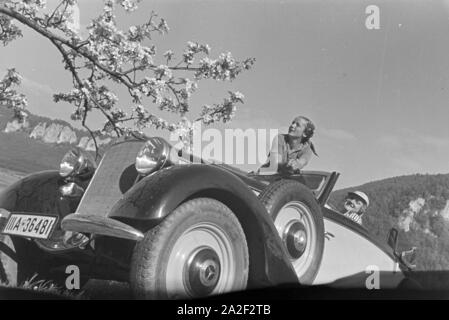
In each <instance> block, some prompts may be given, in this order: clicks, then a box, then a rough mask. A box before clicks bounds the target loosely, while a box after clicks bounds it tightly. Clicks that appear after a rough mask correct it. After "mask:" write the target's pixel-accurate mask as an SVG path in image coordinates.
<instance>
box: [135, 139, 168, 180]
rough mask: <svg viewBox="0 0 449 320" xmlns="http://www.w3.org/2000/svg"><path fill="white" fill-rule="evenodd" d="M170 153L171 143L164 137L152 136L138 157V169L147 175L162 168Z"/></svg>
mask: <svg viewBox="0 0 449 320" xmlns="http://www.w3.org/2000/svg"><path fill="white" fill-rule="evenodd" d="M169 155H170V144H169V143H168V142H167V141H165V140H164V139H162V138H159V137H153V138H150V139H149V140H148V141H147V142H146V143H145V144H144V145H143V147H142V148H141V149H140V151H139V153H138V154H137V157H136V170H137V172H139V173H140V174H142V175H147V174H150V173H153V172H155V171H156V170H159V169H160V168H162V167H163V166H164V165H165V163H166V162H167V160H168V158H169Z"/></svg>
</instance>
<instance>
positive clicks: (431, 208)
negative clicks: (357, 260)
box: [330, 174, 449, 271]
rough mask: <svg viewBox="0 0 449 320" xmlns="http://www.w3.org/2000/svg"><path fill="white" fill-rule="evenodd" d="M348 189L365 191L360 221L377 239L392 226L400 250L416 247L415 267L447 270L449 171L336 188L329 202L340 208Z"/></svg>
mask: <svg viewBox="0 0 449 320" xmlns="http://www.w3.org/2000/svg"><path fill="white" fill-rule="evenodd" d="M350 190H351V191H352V190H361V191H363V192H365V193H367V194H368V196H369V198H370V202H371V204H370V207H369V208H368V210H367V213H366V214H365V215H364V217H363V224H364V225H365V227H367V229H368V230H370V232H371V233H372V234H373V235H374V236H375V237H376V238H378V239H379V240H380V241H383V242H385V241H386V238H387V234H388V231H389V229H390V228H391V227H395V228H397V229H398V230H400V234H399V246H400V248H401V249H409V248H410V247H412V246H416V247H418V251H417V259H416V264H417V270H426V271H429V270H431V271H442V270H446V271H448V270H449V174H438V175H421V174H416V175H410V176H401V177H395V178H389V179H385V180H381V181H375V182H370V183H367V184H364V185H361V186H358V187H352V188H348V189H343V190H337V191H335V192H333V193H332V195H331V198H330V203H331V204H332V205H334V206H335V207H337V208H338V209H339V210H342V202H343V199H344V197H345V195H346V193H347V192H348V191H350Z"/></svg>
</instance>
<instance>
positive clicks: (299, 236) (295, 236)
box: [283, 221, 307, 259]
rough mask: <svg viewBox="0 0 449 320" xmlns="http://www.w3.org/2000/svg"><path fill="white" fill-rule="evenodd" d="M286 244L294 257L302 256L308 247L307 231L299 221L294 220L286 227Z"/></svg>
mask: <svg viewBox="0 0 449 320" xmlns="http://www.w3.org/2000/svg"><path fill="white" fill-rule="evenodd" d="M283 240H284V244H285V246H286V248H287V251H288V253H289V255H290V256H291V258H292V259H298V258H300V257H301V256H302V255H303V253H304V251H305V250H306V248H307V231H306V228H305V227H304V225H303V224H302V223H301V222H299V221H293V222H292V223H291V224H289V225H287V227H286V228H285V232H284V236H283Z"/></svg>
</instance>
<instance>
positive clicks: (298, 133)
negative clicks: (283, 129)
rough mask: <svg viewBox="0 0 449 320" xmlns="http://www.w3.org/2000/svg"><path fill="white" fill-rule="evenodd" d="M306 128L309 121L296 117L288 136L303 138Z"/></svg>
mask: <svg viewBox="0 0 449 320" xmlns="http://www.w3.org/2000/svg"><path fill="white" fill-rule="evenodd" d="M306 127H307V120H306V119H303V118H301V117H296V118H295V119H293V121H292V124H291V125H290V127H289V128H288V134H289V135H290V136H292V137H302V136H303V134H304V131H305V129H306Z"/></svg>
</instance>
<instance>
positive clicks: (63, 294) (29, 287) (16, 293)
mask: <svg viewBox="0 0 449 320" xmlns="http://www.w3.org/2000/svg"><path fill="white" fill-rule="evenodd" d="M0 288H1V289H2V290H0V292H2V293H3V297H4V298H6V299H8V298H13V299H15V298H19V299H20V298H21V297H24V298H30V297H31V298H33V299H39V298H42V299H46V298H53V299H54V298H56V299H83V295H84V291H79V290H77V291H73V290H68V289H65V288H62V287H60V286H58V285H57V284H55V283H54V282H52V281H49V280H40V279H39V280H38V279H37V275H36V274H35V275H34V276H32V277H31V278H30V279H29V280H26V281H25V282H24V283H22V284H21V285H19V286H12V285H9V284H5V283H0Z"/></svg>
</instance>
